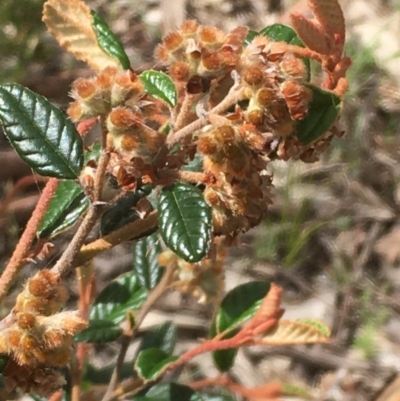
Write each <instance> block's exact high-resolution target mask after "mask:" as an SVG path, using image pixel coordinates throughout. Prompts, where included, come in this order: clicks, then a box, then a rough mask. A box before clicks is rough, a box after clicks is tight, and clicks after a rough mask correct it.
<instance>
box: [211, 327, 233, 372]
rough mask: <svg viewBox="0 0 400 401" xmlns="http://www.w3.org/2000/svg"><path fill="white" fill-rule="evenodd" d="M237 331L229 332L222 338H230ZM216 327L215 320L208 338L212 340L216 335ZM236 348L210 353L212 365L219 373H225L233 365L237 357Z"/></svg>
mask: <svg viewBox="0 0 400 401" xmlns="http://www.w3.org/2000/svg"><path fill="white" fill-rule="evenodd" d="M237 332H238V331H237V330H232V331H231V332H229V333H227V334H226V335H225V336H224V337H223V338H224V339H227V338H232V337H233V336H234V335H236V334H237ZM217 334H218V333H217V331H216V327H215V319H214V321H213V322H212V324H211V328H210V337H211V338H214V337H215V336H216V335H217ZM237 352H238V350H237V348H232V349H223V350H220V351H214V352H213V353H212V359H213V362H214V365H215V366H216V367H217V369H218V370H219V371H220V372H227V371H228V370H229V369H230V368H231V367H232V366H233V364H234V363H235V358H236V355H237Z"/></svg>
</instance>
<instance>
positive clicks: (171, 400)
mask: <svg viewBox="0 0 400 401" xmlns="http://www.w3.org/2000/svg"><path fill="white" fill-rule="evenodd" d="M150 400H152V401H153V400H154V401H156V400H157V401H202V400H203V399H202V397H201V395H200V393H196V392H195V391H194V390H192V389H191V388H190V387H188V386H184V385H183V384H178V383H157V384H155V385H154V386H151V387H150V389H147V390H146V391H144V392H141V393H140V395H138V396H135V397H134V398H132V401H150Z"/></svg>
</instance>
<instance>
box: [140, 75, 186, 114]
mask: <svg viewBox="0 0 400 401" xmlns="http://www.w3.org/2000/svg"><path fill="white" fill-rule="evenodd" d="M139 78H140V79H141V81H142V82H143V85H144V88H145V90H146V92H147V93H149V94H150V95H152V96H154V97H156V98H157V99H160V100H162V101H163V102H165V103H168V104H169V105H170V106H172V107H175V106H176V102H177V99H178V95H177V93H176V88H175V85H174V83H173V82H172V79H171V78H170V77H169V76H168V75H167V74H164V73H163V72H160V71H154V70H148V71H144V72H142V73H141V74H140V75H139Z"/></svg>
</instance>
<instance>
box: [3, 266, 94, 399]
mask: <svg viewBox="0 0 400 401" xmlns="http://www.w3.org/2000/svg"><path fill="white" fill-rule="evenodd" d="M66 298H67V292H66V290H65V288H64V286H63V284H62V283H61V280H60V277H59V276H57V275H56V274H54V273H52V272H51V271H50V270H41V271H39V272H38V273H37V274H36V275H35V276H33V277H32V278H31V279H29V280H28V282H27V283H26V285H25V287H24V289H23V291H22V292H21V293H20V294H19V295H18V297H17V301H16V304H15V307H14V309H13V310H12V312H11V313H10V315H9V316H7V317H6V318H5V319H4V320H3V321H2V327H1V330H0V353H1V354H5V355H9V356H10V361H9V363H8V365H7V367H6V369H5V371H4V372H3V375H4V376H5V377H6V380H7V385H8V387H9V388H13V387H15V386H18V387H20V388H22V389H23V390H24V391H27V392H29V391H31V390H33V391H35V392H37V393H38V394H51V393H52V391H54V390H55V389H57V388H59V387H60V385H61V384H62V383H63V379H62V377H61V376H60V375H59V373H58V372H57V371H56V370H55V368H57V367H62V366H65V365H67V364H68V363H69V360H70V353H71V351H70V347H71V345H72V342H73V336H74V335H75V334H76V333H78V332H79V331H81V330H82V329H84V328H85V327H86V325H87V323H86V321H85V320H83V319H82V318H81V317H80V316H79V313H78V312H73V311H64V312H60V309H61V308H62V307H63V305H64V303H65V301H66Z"/></svg>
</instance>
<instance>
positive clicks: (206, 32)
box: [199, 26, 225, 48]
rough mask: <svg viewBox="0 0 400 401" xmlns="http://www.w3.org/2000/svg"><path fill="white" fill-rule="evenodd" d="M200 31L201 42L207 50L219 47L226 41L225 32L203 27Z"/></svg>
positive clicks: (211, 27)
mask: <svg viewBox="0 0 400 401" xmlns="http://www.w3.org/2000/svg"><path fill="white" fill-rule="evenodd" d="M199 31H200V32H199V40H200V42H201V43H202V44H203V46H205V47H206V48H213V47H216V46H219V45H221V43H222V42H223V41H224V40H225V34H224V32H222V31H221V30H219V29H218V28H215V27H213V26H201V27H200V29H199Z"/></svg>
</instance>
